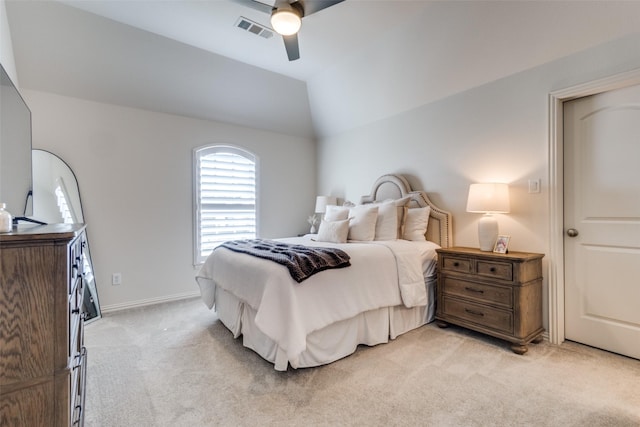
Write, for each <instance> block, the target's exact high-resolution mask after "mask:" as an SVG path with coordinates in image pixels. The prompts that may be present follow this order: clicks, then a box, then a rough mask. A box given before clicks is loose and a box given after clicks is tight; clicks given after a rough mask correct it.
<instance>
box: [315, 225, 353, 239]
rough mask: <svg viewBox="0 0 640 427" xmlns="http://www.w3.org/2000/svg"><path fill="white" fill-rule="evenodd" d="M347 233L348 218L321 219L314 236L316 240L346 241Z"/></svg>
mask: <svg viewBox="0 0 640 427" xmlns="http://www.w3.org/2000/svg"><path fill="white" fill-rule="evenodd" d="M348 235H349V220H348V219H344V220H341V221H327V220H323V221H322V222H321V223H320V229H319V230H318V236H317V237H316V241H318V242H332V243H346V242H347V236H348Z"/></svg>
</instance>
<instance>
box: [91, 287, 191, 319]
mask: <svg viewBox="0 0 640 427" xmlns="http://www.w3.org/2000/svg"><path fill="white" fill-rule="evenodd" d="M199 296H200V292H198V291H196V292H189V293H185V294H175V295H168V296H164V297H158V298H149V299H144V300H139V301H131V302H124V303H121V304H111V305H103V306H100V310H101V311H102V313H103V314H106V313H113V312H115V311H122V310H128V309H130V308H138V307H144V306H147V305H155V304H162V303H164V302H171V301H179V300H182V299H188V298H196V297H199Z"/></svg>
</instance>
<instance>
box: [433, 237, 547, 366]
mask: <svg viewBox="0 0 640 427" xmlns="http://www.w3.org/2000/svg"><path fill="white" fill-rule="evenodd" d="M437 252H438V291H437V292H438V302H437V311H436V323H437V325H438V326H440V327H446V326H447V325H448V324H449V323H451V324H455V325H458V326H463V327H465V328H468V329H473V330H474V331H478V332H482V333H485V334H488V335H491V336H494V337H497V338H501V339H504V340H506V341H509V342H511V343H512V345H511V349H512V350H513V351H514V352H515V353H518V354H524V353H526V352H527V349H528V348H527V346H528V344H529V343H530V342H540V341H541V340H542V333H543V332H544V329H543V327H542V258H543V257H544V255H543V254H535V253H526V252H509V253H506V254H499V253H493V252H484V251H480V250H479V249H473V248H462V247H454V248H447V249H444V248H443V249H437Z"/></svg>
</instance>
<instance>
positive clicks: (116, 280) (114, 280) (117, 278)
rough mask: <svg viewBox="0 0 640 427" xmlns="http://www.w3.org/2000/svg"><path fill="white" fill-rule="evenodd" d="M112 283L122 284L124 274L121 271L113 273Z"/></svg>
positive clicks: (115, 284)
mask: <svg viewBox="0 0 640 427" xmlns="http://www.w3.org/2000/svg"><path fill="white" fill-rule="evenodd" d="M111 284H112V285H114V286H117V285H121V284H122V274H121V273H113V274H112V275H111Z"/></svg>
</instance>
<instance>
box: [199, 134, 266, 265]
mask: <svg viewBox="0 0 640 427" xmlns="http://www.w3.org/2000/svg"><path fill="white" fill-rule="evenodd" d="M193 160H194V175H195V177H194V178H195V180H194V182H195V195H194V219H195V220H194V224H195V226H194V233H195V236H194V237H195V238H194V242H195V247H194V261H195V264H200V263H203V262H204V261H205V260H206V259H207V256H209V254H210V253H211V251H213V249H214V248H215V247H216V246H218V245H219V244H221V243H222V242H226V241H227V240H235V239H254V238H255V237H256V234H257V227H256V217H257V215H256V205H257V203H256V200H257V194H256V193H257V192H256V189H257V182H256V176H257V160H256V157H255V156H254V155H253V154H251V153H249V152H247V151H245V150H242V149H240V148H236V147H230V146H226V145H209V146H206V147H200V148H196V149H195V150H194V156H193Z"/></svg>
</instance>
